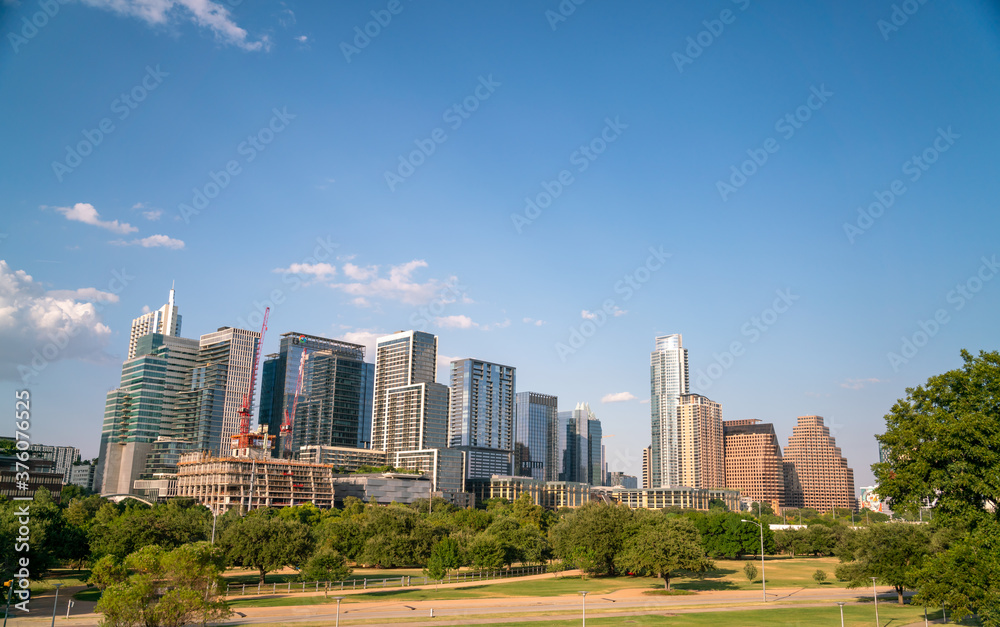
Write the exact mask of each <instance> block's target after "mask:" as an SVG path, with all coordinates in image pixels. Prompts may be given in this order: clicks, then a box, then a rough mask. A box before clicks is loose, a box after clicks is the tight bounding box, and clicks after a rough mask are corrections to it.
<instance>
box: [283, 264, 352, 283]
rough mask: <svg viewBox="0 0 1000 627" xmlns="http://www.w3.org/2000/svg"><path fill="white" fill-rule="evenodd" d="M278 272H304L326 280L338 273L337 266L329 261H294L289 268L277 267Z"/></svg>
mask: <svg viewBox="0 0 1000 627" xmlns="http://www.w3.org/2000/svg"><path fill="white" fill-rule="evenodd" d="M272 272H277V273H278V274H303V275H306V276H313V277H315V278H316V280H317V281H325V280H327V279H330V278H333V277H334V276H335V275H336V274H337V268H336V267H334V266H331V265H330V264H328V263H293V264H292V265H290V266H288V267H287V268H275V269H274V270H272Z"/></svg>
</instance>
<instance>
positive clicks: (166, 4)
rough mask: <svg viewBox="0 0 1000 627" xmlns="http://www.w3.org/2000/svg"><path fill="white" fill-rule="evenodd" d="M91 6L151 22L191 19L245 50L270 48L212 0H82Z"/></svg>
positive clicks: (160, 23) (263, 40)
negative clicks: (250, 34)
mask: <svg viewBox="0 0 1000 627" xmlns="http://www.w3.org/2000/svg"><path fill="white" fill-rule="evenodd" d="M82 2H83V3H84V4H86V5H88V6H92V7H95V8H98V9H104V10H106V11H113V12H114V13H118V14H119V15H125V16H128V17H134V18H138V19H140V20H142V21H144V22H146V23H147V24H149V25H150V26H163V25H166V24H169V23H171V22H172V21H174V20H178V21H189V22H193V23H195V24H196V25H198V26H200V27H202V28H207V29H209V30H210V31H212V33H213V34H214V35H215V38H216V39H217V40H218V41H221V42H222V43H225V44H230V45H233V46H236V47H238V48H242V49H243V50H251V51H252V50H267V49H269V48H270V41H269V40H268V38H267V37H266V36H265V37H261V38H260V39H259V40H257V41H253V40H251V39H250V38H249V37H248V36H247V32H246V30H244V29H242V28H240V27H239V26H237V25H236V23H235V22H233V20H232V17H231V15H230V13H229V9H227V8H226V7H224V6H223V5H221V4H218V3H216V2H212V0H82Z"/></svg>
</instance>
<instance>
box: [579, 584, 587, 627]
mask: <svg viewBox="0 0 1000 627" xmlns="http://www.w3.org/2000/svg"><path fill="white" fill-rule="evenodd" d="M580 595H581V596H582V597H583V627H587V591H586V590H580Z"/></svg>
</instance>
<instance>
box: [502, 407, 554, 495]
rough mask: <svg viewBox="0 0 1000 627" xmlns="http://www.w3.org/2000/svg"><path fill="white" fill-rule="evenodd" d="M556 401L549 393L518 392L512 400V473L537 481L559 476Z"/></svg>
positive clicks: (552, 479) (551, 479) (550, 479)
mask: <svg viewBox="0 0 1000 627" xmlns="http://www.w3.org/2000/svg"><path fill="white" fill-rule="evenodd" d="M558 402H559V399H558V398H556V397H555V396H550V395H548V394H538V393H536V392H518V393H517V395H516V397H515V403H514V409H515V419H514V473H513V474H514V475H515V476H519V477H531V478H532V479H538V480H540V481H557V480H558V479H559V462H560V458H561V455H558V454H557V445H558V442H559V439H558V437H557V433H556V431H557V429H558V427H559V410H558ZM553 471H554V472H553Z"/></svg>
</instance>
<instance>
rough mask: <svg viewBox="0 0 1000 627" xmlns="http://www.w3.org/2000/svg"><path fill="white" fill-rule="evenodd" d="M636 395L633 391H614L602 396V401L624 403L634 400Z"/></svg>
mask: <svg viewBox="0 0 1000 627" xmlns="http://www.w3.org/2000/svg"><path fill="white" fill-rule="evenodd" d="M634 400H635V396H634V395H633V394H632V393H631V392H614V393H612V394H605V395H604V396H602V397H601V402H602V403H623V402H625V401H634Z"/></svg>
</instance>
